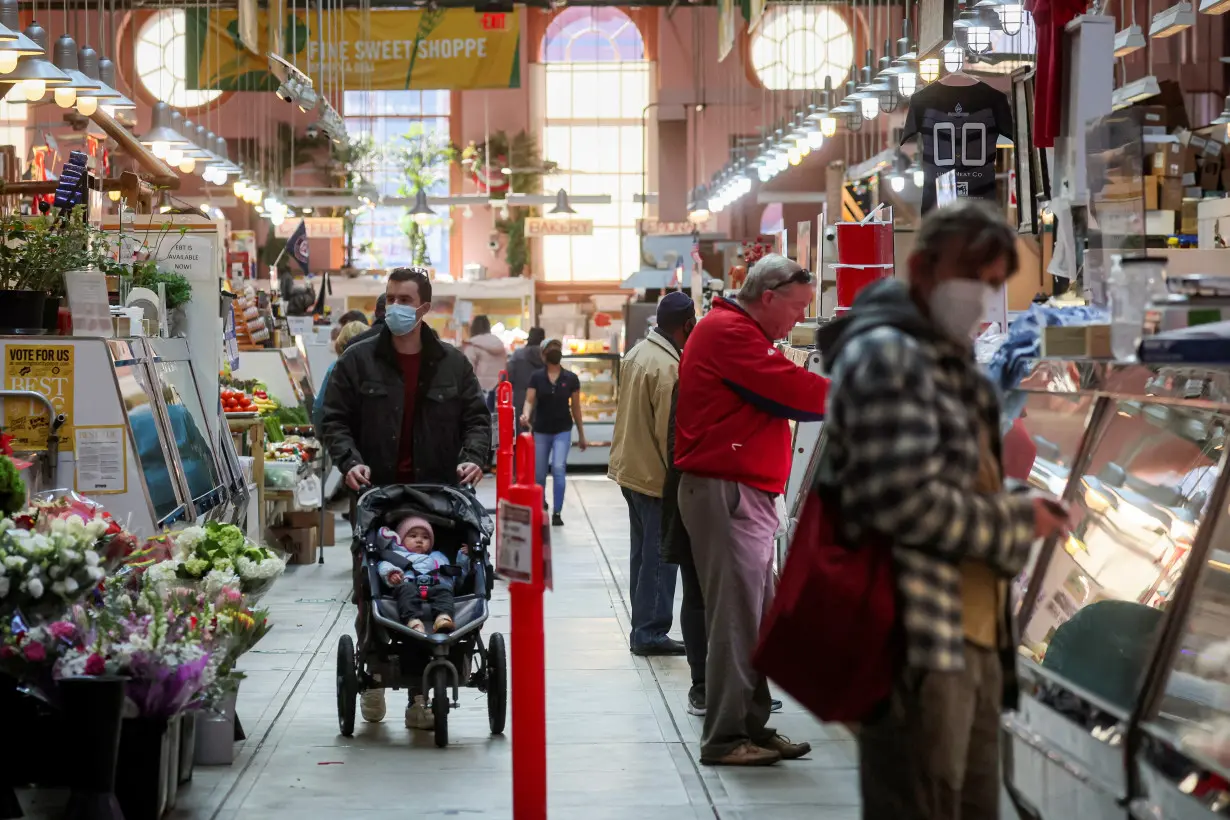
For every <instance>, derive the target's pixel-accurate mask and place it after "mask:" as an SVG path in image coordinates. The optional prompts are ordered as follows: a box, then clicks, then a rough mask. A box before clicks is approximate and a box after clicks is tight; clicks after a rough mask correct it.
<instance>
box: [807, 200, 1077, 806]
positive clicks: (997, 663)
mask: <svg viewBox="0 0 1230 820" xmlns="http://www.w3.org/2000/svg"><path fill="white" fill-rule="evenodd" d="M1016 267H1017V253H1016V237H1015V236H1014V235H1013V233H1012V231H1011V230H1010V229H1009V228H1008V226H1007V225H1005V224H1004V222H1003V218H1002V217H1001V216H999V215H997V214H996V213H995V212H993V211H992V210H990V209H989V208H987V207H986V206H985V205H982V204H980V203H977V202H975V201H964V202H961V203H959V204H956V205H952V206H950V207H947V208H943V209H940V210H938V211H935V212H934V213H932V214H931V215H930V216H929V217H928V218H927V219H926V221H925V222H924V223H923V226H922V228H921V230H920V231H919V233H918V237H917V240H916V244H915V248H914V251H913V253H912V254H911V255H910V259H909V272H910V279H909V284H908V285H907V284H906V283H904V282H901V281H898V280H886V281H883V282H878V283H876V284H875V285H873V286H871V287H869V288H868V289H867V290H865V291H863V292H862V293H860V294H859V297H858V299H856V301H855V303H854V307H853V308H852V309H851V311H850V312H849V313H848V314H847V316H846V317H844V318H843V319H840V320H838V321H836V322H833V323H831V324H830V325H828V326H827V327H826V328H825V330H824V332H823V333H822V338H821V339H820V346H821V349H822V350H823V351H824V355H825V360H826V363H827V364H828V366H829V370H830V372H831V376H832V387H831V391H830V394H829V406H828V414H827V423H826V429H825V435H826V444H825V452H824V457H825V463H826V470H827V473H828V475H827V476H826V479H825V480H826V481H831V482H832V484H833V486H834V487H835V488H836V490H837V493H838V495H837V497H838V498H839V499H840V503H841V515H842V520H843V524H844V526H845V527H846V528H847V533H846V535H847V536H849V537H851V538H855V539H857V538H859V537H860V536H861V535H862V534H864V533H868V532H873V531H874V532H875V533H878V534H883V535H886V536H888V537H890V538H891V539H892V540H893V542H894V550H893V558H894V565H895V569H896V575H897V589H898V593H899V600H900V617H901V621H902V629H903V633H904V635H905V643H906V652H905V658H904V661H905V662H904V664H903V667H902V671H901V675H900V680H899V682H898V685H897V686H896V687H895V691H894V694H893V696H892V699H891V702H890V703H889V704H887V705H886V708H885V710H884V714H883V715H881V716H880V717H878V718H877V719H876V720H873V721H871V722H869V723H868V724H866V725H864V726H863V727H861V730H860V732H859V758H860V760H859V763H860V777H861V781H862V792H863V817H864V818H867V819H868V820H879V819H880V818H884V820H888V819H889V818H892V820H907V819H908V818H920V820H949V818H952V819H953V820H955V819H956V818H966V820H973V819H975V818H976V820H990V819H993V818H996V817H998V806H999V788H1000V786H999V771H998V761H999V754H998V751H997V748H998V737H999V713H1000V709H1001V705H1002V701H1003V696H1004V692H1005V691H1008V690H1010V689H1011V687H1010V686H1009V687H1005V682H1006V681H1010V679H1008V678H1006V675H1010V674H1011V670H1012V664H1013V649H1014V647H1013V637H1012V634H1013V633H1012V629H1011V625H1010V620H1009V619H1010V614H1009V613H1010V610H1009V600H1008V594H1007V582H1008V580H1009V579H1011V578H1012V577H1013V576H1014V575H1015V574H1017V573H1018V572H1020V571H1021V569H1022V568H1023V567H1024V565H1025V562H1026V560H1027V559H1028V557H1029V551H1030V547H1031V544H1032V543H1033V541H1034V540H1035V539H1036V538H1039V537H1045V536H1049V535H1051V534H1054V533H1057V532H1059V531H1061V530H1063V529H1064V528H1065V527H1066V524H1067V517H1066V513H1065V512H1064V511H1063V509H1062V508H1061V507H1059V506H1058V504H1057V503H1056V502H1054V501H1053V500H1050V499H1043V498H1034V497H1031V496H1030V495H1028V494H1017V493H1010V492H1007V491H1006V490H1005V489H1004V485H1003V470H1002V463H1001V448H1000V441H999V434H998V431H999V409H998V401H997V397H996V393H995V390H994V388H993V387H992V385H991V384H990V382H989V381H987V379H986V378H984V377H983V375H982V373H981V372H980V370H979V368H978V366H977V364H976V363H975V361H974V357H973V352H972V344H971V337H972V335H973V333H974V332H975V331H976V330H977V329H978V327H979V325H980V324H981V322H982V317H983V316H984V314H985V306H986V303H987V302H988V300H989V299H990V298H991V296H992V295H993V294H994V293H995V291H996V290H997V289H998V288H999V287H1001V286H1002V285H1003V284H1004V282H1005V281H1006V280H1007V278H1008V277H1009V276H1010V275H1012V274H1013V273H1015V272H1016Z"/></svg>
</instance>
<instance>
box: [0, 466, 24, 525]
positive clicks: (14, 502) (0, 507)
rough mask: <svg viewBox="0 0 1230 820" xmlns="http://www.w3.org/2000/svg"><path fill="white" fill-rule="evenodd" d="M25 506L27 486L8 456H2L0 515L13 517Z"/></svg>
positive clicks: (0, 468)
mask: <svg viewBox="0 0 1230 820" xmlns="http://www.w3.org/2000/svg"><path fill="white" fill-rule="evenodd" d="M25 506H26V484H25V482H24V481H22V480H21V475H20V474H19V473H18V472H17V467H16V466H15V465H14V464H13V462H12V461H11V460H10V459H9V458H8V456H0V515H5V516H8V515H12V514H13V513H15V512H19V511H21V510H22V509H24V508H25Z"/></svg>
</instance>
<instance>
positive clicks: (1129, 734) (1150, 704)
mask: <svg viewBox="0 0 1230 820" xmlns="http://www.w3.org/2000/svg"><path fill="white" fill-rule="evenodd" d="M1015 398H1018V399H1020V398H1023V399H1024V407H1025V410H1024V415H1023V416H1022V418H1021V423H1022V424H1023V425H1024V427H1025V429H1026V431H1027V432H1028V434H1029V439H1030V440H1031V441H1032V442H1033V444H1034V446H1035V447H1036V455H1034V457H1033V463H1032V465H1031V467H1030V470H1029V482H1030V483H1031V484H1032V485H1034V486H1036V487H1038V488H1039V489H1045V490H1048V491H1050V492H1055V493H1061V494H1062V495H1063V497H1064V498H1065V500H1066V501H1067V502H1068V503H1069V504H1070V505H1071V507H1072V509H1073V511H1074V521H1075V525H1074V527H1073V529H1072V532H1071V533H1070V535H1068V536H1067V537H1065V538H1062V539H1055V540H1053V541H1051V542H1047V543H1045V544H1041V545H1039V547H1037V548H1036V550H1035V554H1034V555H1033V556H1032V559H1031V561H1030V563H1029V565H1028V566H1027V568H1026V570H1025V572H1024V573H1022V575H1021V576H1020V577H1019V578H1018V579H1017V581H1016V582H1015V584H1014V589H1013V592H1014V599H1013V605H1014V606H1015V607H1016V608H1017V612H1018V616H1019V626H1020V630H1021V632H1020V634H1021V637H1020V643H1019V645H1018V663H1017V668H1018V675H1019V678H1020V690H1021V701H1020V707H1019V709H1018V710H1017V711H1015V712H1012V713H1008V714H1006V715H1005V716H1004V719H1003V729H1004V741H1005V742H1004V764H1005V765H1004V783H1005V786H1006V791H1007V793H1008V794H1009V795H1010V797H1011V799H1012V802H1013V803H1014V804H1015V805H1016V807H1017V809H1018V811H1019V813H1020V814H1021V816H1023V817H1030V818H1046V820H1068V818H1074V817H1080V818H1082V819H1083V820H1103V818H1105V819H1106V820H1109V818H1116V820H1122V818H1124V817H1127V816H1131V817H1135V818H1140V820H1145V818H1150V820H1169V818H1174V820H1185V819H1186V818H1204V817H1216V816H1230V550H1227V548H1226V545H1227V544H1230V523H1228V522H1227V515H1226V512H1227V509H1226V504H1227V489H1228V487H1230V471H1227V470H1226V469H1224V468H1225V455H1226V452H1225V444H1226V432H1227V430H1228V429H1230V369H1227V368H1210V367H1147V366H1142V365H1131V364H1117V363H1109V362H1094V361H1058V360H1039V361H1036V362H1032V363H1031V364H1030V366H1029V374H1028V376H1027V377H1026V378H1025V380H1024V381H1023V383H1022V385H1021V388H1020V392H1019V393H1018V394H1017V396H1016V397H1015Z"/></svg>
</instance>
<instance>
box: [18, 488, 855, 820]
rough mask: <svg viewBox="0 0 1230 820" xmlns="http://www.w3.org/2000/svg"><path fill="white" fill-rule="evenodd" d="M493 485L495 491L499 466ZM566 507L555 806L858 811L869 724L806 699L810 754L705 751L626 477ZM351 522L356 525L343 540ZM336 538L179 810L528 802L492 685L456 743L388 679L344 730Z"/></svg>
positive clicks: (497, 611)
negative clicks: (240, 727)
mask: <svg viewBox="0 0 1230 820" xmlns="http://www.w3.org/2000/svg"><path fill="white" fill-rule="evenodd" d="M482 490H483V492H482V495H483V496H484V497H485V500H486V501H487V503H488V505H489V506H490V504H491V499H492V496H493V485H492V483H491V482H490V481H488V482H484V486H483V488H482ZM564 520H565V521H566V526H565V527H564V528H563V530H562V531H560V530H556V531H555V532H554V533H553V540H552V553H553V558H554V573H555V591H554V592H553V593H548V594H547V598H546V603H545V609H546V618H547V622H546V642H547V689H548V691H547V711H548V746H549V748H548V765H549V791H550V796H549V799H550V816H551V817H553V818H564V819H568V818H584V820H605V819H606V818H611V819H612V820H614V819H615V818H621V819H622V818H636V819H637V820H667V818H669V820H684V819H685V818H722V819H723V820H750V819H751V818H757V820H786V819H787V818H807V820H855V818H857V817H858V814H859V812H858V800H859V798H858V770H857V763H856V753H855V747H854V743H853V741H852V740H850V738H849V736H848V735H847V734H846V733H845V731H844V730H842V729H840V728H836V727H829V726H824V725H821V724H820V723H818V722H816V721H815V720H814V719H812V718H811V717H810V716H809V715H807V714H806V713H804V712H803V711H802V710H801V709H800V708H798V707H797V706H795V705H794V704H792V703H790V702H789V700H787V704H786V707H785V710H784V711H783V713H781V714H779V715H776V716H775V717H774V721H773V726H774V727H775V728H776V729H778V731H780V732H782V733H783V734H786V735H788V736H790V737H791V738H792V739H793V740H807V741H810V742H811V743H812V746H813V752H812V754H811V755H810V756H809V757H808V758H807V759H804V760H801V761H797V762H791V763H782V764H778V765H777V766H775V767H772V768H768V769H757V770H749V769H735V768H710V767H702V766H701V765H700V764H699V762H698V754H699V749H698V732H699V729H700V727H701V718H696V717H691V716H689V715H688V714H687V712H686V693H687V688H688V685H689V682H690V681H689V675H688V669H687V664H686V663H685V661H684V659H683V658H654V659H644V658H638V657H635V656H633V655H632V654H631V653H629V651H628V640H627V635H628V605H627V602H626V589H627V583H626V577H627V571H628V516H627V509H626V507H625V505H624V501H623V498H622V496H621V495H620V492H619V489H618V488H617V487H616V486H615V485H614V484H612V483H611V482H609V481H607V480H606V479H605V478H602V477H598V476H592V475H591V476H585V475H582V476H577V477H574V478H572V479H570V481H569V487H568V498H567V502H566V505H565V509H564ZM339 523H340V522H339ZM347 537H348V533H347V532H346V531H344V528H340V527H339V532H338V540H339V542H342V543H346V542H345V540H344V539H345V538H347ZM325 552H326V557H325V563H324V564H323V565H308V566H299V567H291V568H290V570H289V571H288V573H287V574H286V576H285V577H284V578H283V579H281V580H280V581H279V582H278V584H277V585H276V586H275V587H274V589H273V590H272V591H271V592H270V594H269V595H268V596H267V598H266V599H265V603H266V604H267V605H269V606H270V608H271V609H272V618H273V621H274V623H275V624H276V625H275V627H274V629H273V631H272V632H271V633H270V634H269V635H268V636H267V637H266V638H265V640H264V641H263V642H262V643H261V644H260V645H259V646H258V647H257V649H256V650H254V651H253V652H252V653H250V654H249V655H247V656H246V657H245V659H244V661H243V663H242V668H243V671H244V672H245V673H246V674H247V680H245V681H244V682H243V684H242V686H241V688H240V693H239V707H238V711H239V714H240V716H241V718H242V720H243V723H244V727H245V729H246V730H247V735H248V740H247V741H245V742H243V743H241V744H239V747H240V748H239V749H238V750H237V751H238V756H237V759H236V761H235V763H234V765H233V766H230V767H215V768H204V767H198V768H197V770H196V776H195V778H194V780H193V782H192V783H191V784H190V785H189V786H188V787H187V788H186V791H183V792H181V794H180V797H179V803H178V806H177V808H176V809H175V810H174V812H172V813H171V814H170V815H169V816H170V817H173V818H185V819H186V818H192V820H239V818H256V817H259V818H261V820H292V818H293V820H314V819H315V818H353V820H367V819H368V818H371V820H376V818H380V820H388V818H392V817H415V818H436V817H454V816H462V817H475V818H511V817H512V809H511V757H510V754H511V742H510V739H511V730H510V733H509V735H508V736H506V737H492V736H491V735H490V734H489V733H488V726H487V712H486V704H485V698H484V696H483V695H481V694H480V693H478V692H477V691H476V690H472V689H463V690H461V709H460V710H458V711H455V712H453V713H452V714H451V715H450V718H449V734H450V741H451V745H450V746H449V747H448V748H446V749H437V748H435V746H434V744H433V742H432V736H431V733H430V732H421V731H411V730H408V729H406V728H404V726H403V724H402V709H403V708H404V705H405V695H404V694H403V693H400V692H389V693H388V695H387V698H388V705H389V714H388V716H387V717H386V719H385V722H384V723H382V724H364V723H362V722H360V723H359V725H358V726H357V727H356V730H355V734H354V737H353V738H350V739H347V738H344V737H342V736H341V735H340V734H339V733H338V728H337V718H336V704H335V693H334V668H335V657H336V648H337V642H338V638H339V637H340V636H341V635H343V634H345V633H347V632H351V631H352V628H353V616H354V607H353V606H351V605H350V604H349V603H348V599H349V592H350V580H349V565H350V564H349V555H348V552H347V550H346V548H345V547H344V546H343V547H334V548H329V549H326V551H325ZM492 610H493V616H492V617H491V619H490V620H489V621H488V622H487V625H486V627H485V628H484V635H490V633H492V632H496V631H498V632H503V633H505V635H507V633H508V628H509V622H508V593H507V587H506V585H505V584H503V583H499V584H497V587H496V591H495V598H494V600H493V606H492ZM676 637H678V635H677V629H676ZM515 660H516V659H515V658H513V659H512V662H515ZM510 723H511V720H510ZM512 729H515V726H514V727H512ZM27 805H28V811H27V813H28V814H33V815H37V809H35V811H34V812H32V811H30V808H33V807H29V803H27ZM390 812H392V813H390Z"/></svg>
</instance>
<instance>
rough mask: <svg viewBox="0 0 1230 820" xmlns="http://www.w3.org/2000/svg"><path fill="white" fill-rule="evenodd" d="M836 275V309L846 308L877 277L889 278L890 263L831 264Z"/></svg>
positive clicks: (891, 269) (891, 272)
mask: <svg viewBox="0 0 1230 820" xmlns="http://www.w3.org/2000/svg"><path fill="white" fill-rule="evenodd" d="M833 271H834V273H836V275H837V309H838V310H841V309H843V308H848V307H850V306H851V305H853V304H854V297H855V296H858V292H859V291H860V290H862V289H863V288H865V287H867V286H868V285H870V284H871V283H872V282H875V281H876V280H878V279H889V278H891V277H892V275H893V266H892V265H844V264H837V265H833Z"/></svg>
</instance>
